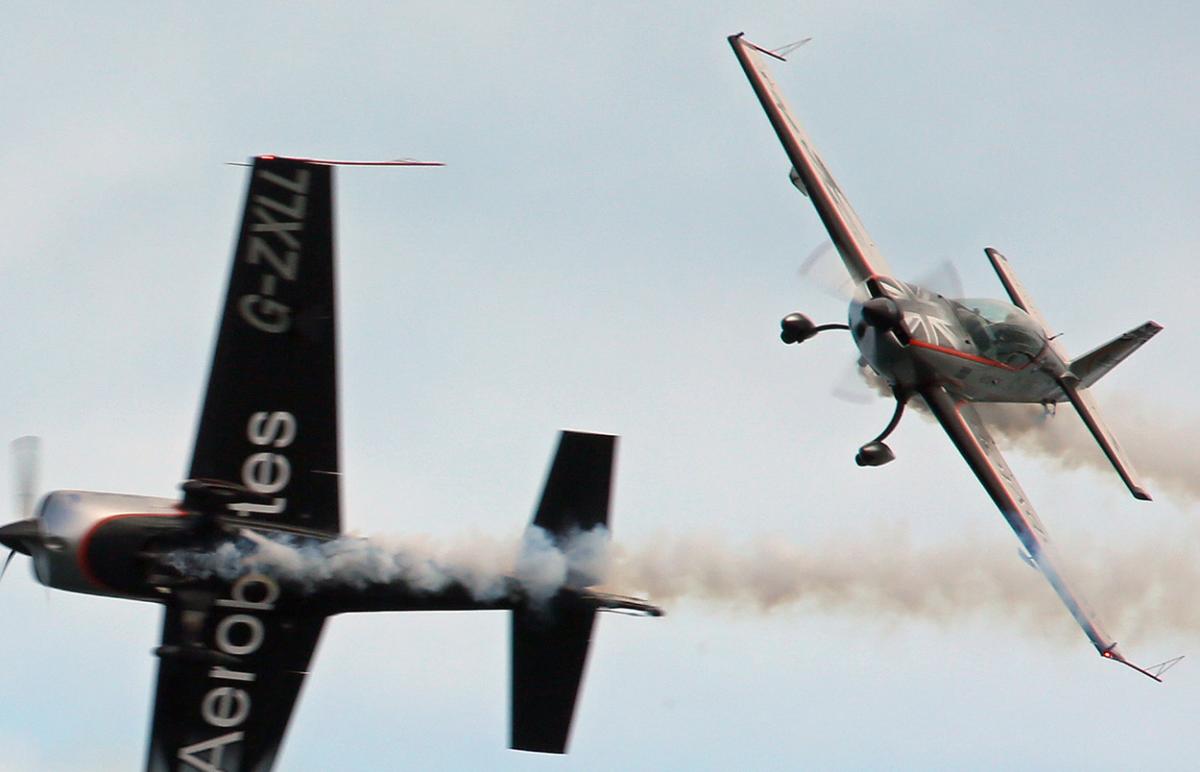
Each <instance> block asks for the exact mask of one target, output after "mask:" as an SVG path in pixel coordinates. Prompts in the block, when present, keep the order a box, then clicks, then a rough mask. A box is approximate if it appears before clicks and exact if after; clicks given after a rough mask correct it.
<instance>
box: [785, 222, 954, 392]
mask: <svg viewBox="0 0 1200 772" xmlns="http://www.w3.org/2000/svg"><path fill="white" fill-rule="evenodd" d="M797 274H798V275H799V277H800V279H801V280H802V281H804V282H805V283H806V284H808V285H809V286H812V287H815V288H816V289H818V290H819V291H820V292H821V293H822V294H824V295H825V296H827V297H829V298H832V299H834V300H839V301H842V302H844V303H849V302H850V301H851V300H852V299H853V298H854V293H855V290H857V289H858V287H857V286H856V285H855V283H854V280H853V279H851V278H850V274H848V273H847V272H846V267H845V266H844V265H843V264H842V260H841V257H840V256H839V255H838V253H837V248H836V247H835V246H834V244H833V242H832V241H830V240H828V239H826V240H824V241H822V242H821V243H820V244H818V245H817V246H816V248H814V249H813V250H812V251H811V252H809V254H808V256H807V257H806V258H804V260H803V262H801V263H800V268H799V270H798V271H797ZM912 283H913V284H916V285H918V286H920V287H924V288H925V289H927V290H931V291H933V292H936V293H938V294H939V295H941V296H942V297H946V298H961V297H962V296H963V288H962V277H960V276H959V273H958V269H957V268H955V267H954V263H952V262H950V261H949V260H942V261H941V262H940V263H938V264H937V265H935V266H934V267H933V268H931V269H929V270H928V271H925V272H924V273H922V274H920V276H918V277H917V278H916V280H915V281H914V282H912ZM859 299H860V300H862V299H864V296H863V295H860V296H859ZM880 310H884V309H880ZM888 316H890V314H888V313H886V311H885V313H884V314H883V317H885V318H883V319H880V318H879V317H878V316H877V317H876V318H877V320H878V321H884V322H885V323H887V322H891V321H892V320H890V319H886V317H888ZM863 386H866V388H865V389H864V388H863ZM833 394H834V396H835V397H837V398H838V399H841V400H843V401H846V402H853V403H856V404H868V403H870V402H873V401H874V399H875V395H876V394H878V395H879V396H881V397H886V398H888V399H890V398H891V397H892V390H891V388H890V387H889V386H888V385H887V382H886V381H884V380H883V379H882V378H880V377H879V376H878V375H877V374H876V373H875V371H874V370H872V369H871V368H870V367H869V366H868V365H867V363H866V362H865V361H864V360H863V359H862V357H859V359H858V363H857V366H850V367H846V368H845V369H844V370H843V371H842V373H841V374H840V375H839V376H838V378H837V383H836V385H835V386H834V388H833Z"/></svg>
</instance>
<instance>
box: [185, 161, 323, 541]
mask: <svg viewBox="0 0 1200 772" xmlns="http://www.w3.org/2000/svg"><path fill="white" fill-rule="evenodd" d="M332 175H333V170H332V168H331V167H330V166H328V165H320V164H312V163H305V162H303V161H297V160H293V159H282V158H274V157H260V158H256V159H255V160H254V164H253V167H252V168H251V171H250V186H249V189H248V191H247V193H246V204H245V209H244V213H243V215H242V224H241V231H240V234H239V236H238V242H237V248H236V250H235V251H234V255H233V267H232V270H231V271H230V276H229V289H228V293H227V295H226V298H225V305H224V309H223V310H222V312H221V321H220V332H219V333H218V336H217V345H216V350H215V353H214V354H213V360H212V370H211V373H210V375H209V381H208V389H207V392H206V394H205V398H204V406H203V408H202V410H201V413H200V424H199V428H198V431H197V434H196V446H195V450H194V453H193V456H192V464H191V471H190V473H189V476H190V477H191V478H193V479H200V480H205V479H207V480H219V481H224V482H232V483H235V484H236V485H240V486H243V487H244V488H247V489H249V494H251V495H247V496H245V498H254V500H253V501H236V500H235V501H230V502H229V503H227V504H226V507H227V509H228V514H232V515H239V516H243V517H247V518H250V519H253V520H259V521H267V522H272V523H278V524H281V525H289V526H300V527H304V528H309V529H316V530H322V531H330V532H337V531H339V530H340V514H339V500H338V498H339V497H338V490H339V484H338V476H339V475H338V419H337V409H338V408H337V362H336V343H337V329H336V327H337V325H336V321H337V320H336V315H335V311H336V308H335V288H334V265H333V259H334V256H333V200H332V199H333V193H332V181H333V180H332ZM187 503H188V502H187V500H185V505H186V504H187Z"/></svg>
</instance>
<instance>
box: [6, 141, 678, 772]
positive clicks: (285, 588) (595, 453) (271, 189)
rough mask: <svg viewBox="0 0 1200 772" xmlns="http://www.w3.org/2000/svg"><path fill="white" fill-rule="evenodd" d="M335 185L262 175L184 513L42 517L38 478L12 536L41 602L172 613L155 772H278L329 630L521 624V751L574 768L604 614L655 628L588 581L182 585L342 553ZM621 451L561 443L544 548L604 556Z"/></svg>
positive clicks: (25, 492) (573, 435)
mask: <svg viewBox="0 0 1200 772" xmlns="http://www.w3.org/2000/svg"><path fill="white" fill-rule="evenodd" d="M332 180H333V169H332V164H331V163H330V162H322V161H316V160H313V159H294V158H278V157H275V156H260V157H258V158H256V159H254V162H253V164H252V169H251V171H250V185H249V190H248V192H247V194H246V203H245V209H244V214H243V216H242V225H241V231H240V237H239V241H238V244H237V247H236V250H235V252H234V255H233V267H232V270H231V274H230V279H229V289H228V294H227V296H226V299H225V306H224V311H223V313H222V316H221V323H220V331H219V333H218V338H217V346H216V352H215V354H214V356H213V362H212V369H211V372H210V376H209V381H208V390H207V395H206V396H205V399H204V404H203V408H202V411H201V414H200V423H199V429H198V432H197V437H196V444H195V448H194V451H193V454H192V462H191V469H190V472H189V474H188V476H189V479H188V480H187V481H186V482H184V483H183V485H182V488H183V493H184V495H183V497H182V500H172V499H164V498H152V497H146V496H124V495H116V494H110V493H90V492H84V491H56V492H53V493H50V494H48V495H47V496H45V497H44V498H43V499H42V501H41V503H40V505H39V506H38V507H37V509H36V514H35V512H34V511H33V506H32V502H33V496H32V487H33V484H32V482H31V475H30V474H29V466H28V464H26V465H24V466H23V467H22V468H21V469H20V470H19V471H21V472H22V473H23V474H21V475H20V476H19V477H20V479H23V480H24V483H23V484H22V490H21V491H20V492H19V493H20V499H21V501H22V502H24V503H23V507H24V508H25V509H26V510H27V511H26V512H25V515H26V519H24V520H20V521H18V522H15V523H11V524H9V525H6V526H4V527H2V528H0V543H3V544H4V545H5V546H7V547H9V548H10V549H11V550H13V551H14V552H21V553H24V554H26V555H29V556H31V557H32V559H33V568H34V574H35V576H36V578H37V580H38V581H39V582H41V583H42V584H44V585H46V586H47V587H54V588H57V589H62V590H70V591H74V592H81V593H90V594H94V595H107V596H114V597H119V598H129V599H134V600H143V601H151V602H154V603H159V604H161V605H162V606H163V607H164V609H165V613H164V615H163V628H162V644H161V645H160V646H159V647H158V648H157V649H156V650H155V651H156V653H157V654H158V656H159V657H160V664H159V670H158V686H157V694H156V698H155V704H154V716H153V723H152V727H151V736H150V744H149V754H148V759H147V763H146V769H147V770H149V771H150V772H168V771H169V772H196V771H197V770H199V771H200V772H251V771H253V772H265V771H266V770H269V769H271V767H272V765H273V763H274V760H275V757H276V754H277V753H278V751H279V748H280V745H281V743H282V740H283V735H284V731H285V729H286V728H287V723H288V719H289V717H290V716H291V713H292V709H293V707H294V705H295V702H296V698H297V696H298V694H299V691H300V686H301V684H302V682H303V681H304V676H305V674H306V673H307V671H308V668H309V660H310V659H311V657H312V654H313V650H314V648H315V647H316V645H317V639H318V637H319V636H320V634H321V629H322V627H323V626H324V624H325V620H326V618H327V617H329V616H332V615H334V614H339V613H343V612H349V611H408V610H422V611H424V610H439V609H446V610H468V609H510V610H511V611H512V695H511V697H512V727H511V729H512V733H511V738H510V739H511V746H512V747H513V748H515V749H518V750H528V751H540V752H546V753H564V752H565V750H566V745H567V739H568V734H569V731H570V726H571V718H572V715H573V712H574V707H575V700H576V696H577V692H578V688H579V683H580V678H581V676H582V673H583V667H584V663H585V660H586V657H587V651H588V644H589V642H590V640H591V632H592V626H593V622H594V620H595V615H596V612H597V611H598V610H624V611H626V612H631V613H640V614H647V615H651V616H658V615H659V614H661V613H662V612H661V611H660V610H659V609H657V608H656V607H654V606H651V605H650V604H648V603H644V602H642V601H640V600H637V599H634V598H625V597H621V596H616V595H609V594H605V593H601V592H598V591H596V590H594V589H591V588H590V587H589V585H590V584H591V583H593V582H594V581H595V579H596V578H595V577H585V576H583V575H582V574H581V575H579V576H576V575H574V574H570V575H568V577H567V579H566V581H565V582H564V583H563V586H562V587H560V588H558V589H557V591H554V590H553V589H551V590H550V591H549V597H548V598H547V597H544V596H543V595H541V594H540V593H534V594H531V593H530V592H529V591H528V589H527V588H526V586H525V585H523V584H522V583H521V582H520V581H517V580H516V579H512V578H508V579H505V580H504V581H503V582H502V583H501V586H500V588H499V590H498V591H496V592H494V593H492V594H490V595H488V596H487V597H485V598H482V599H480V598H478V597H475V596H473V595H472V593H471V592H470V591H469V590H468V588H467V587H465V586H464V585H463V584H461V583H458V582H455V581H448V582H447V583H445V584H443V585H441V586H440V587H439V588H437V589H423V588H420V587H415V586H410V585H409V584H406V583H404V582H400V581H355V582H344V581H338V580H337V579H336V578H335V577H331V578H329V579H328V580H323V581H318V582H316V583H304V582H300V581H297V580H296V579H295V578H294V577H290V576H289V575H288V574H287V573H282V572H273V571H272V570H271V568H270V566H269V565H267V566H265V567H264V566H263V565H262V564H250V565H248V566H243V567H241V568H240V570H237V571H236V572H233V573H231V574H229V575H228V576H226V575H225V574H224V573H222V574H214V573H211V572H194V571H189V570H187V569H186V567H181V566H186V561H185V562H184V563H182V564H181V562H180V560H179V557H180V555H187V554H191V555H200V554H211V553H213V552H215V551H216V550H218V549H220V548H222V546H223V545H238V544H241V545H243V546H246V545H247V544H248V543H249V544H254V543H256V544H264V543H266V541H267V540H277V541H278V540H283V541H285V542H286V543H287V544H289V545H290V546H293V547H298V548H310V549H309V551H310V552H312V551H315V552H317V553H318V554H319V553H320V548H321V546H322V545H325V544H329V543H331V542H333V541H334V540H335V539H337V538H338V537H339V533H340V531H341V514H340V512H341V506H340V485H341V472H340V467H339V463H338V416H337V367H336V354H337V350H336V326H337V317H336V312H335V309H336V304H335V294H334V251H333V218H332V184H333V182H332ZM615 448H616V438H615V437H613V436H610V435H602V434H586V433H581V432H563V433H562V436H561V438H560V440H559V446H558V451H557V453H556V455H555V457H554V461H553V463H552V464H551V467H550V471H549V475H548V477H547V479H546V485H545V488H544V490H543V494H542V499H541V502H540V504H539V506H538V508H537V510H536V512H535V515H534V518H533V525H534V526H536V527H538V528H540V529H542V530H543V531H544V532H545V535H546V536H547V537H548V539H547V541H548V542H549V543H551V544H554V545H556V546H561V547H564V548H565V547H566V546H568V544H569V542H570V541H571V540H572V539H574V538H576V537H577V536H578V535H579V534H581V533H587V532H590V531H594V530H595V529H602V530H600V531H597V534H598V535H600V536H602V537H606V536H607V523H608V505H609V493H610V487H611V479H612V471H613V456H614V451H615ZM26 456H27V454H26ZM12 555H13V553H9V558H10V559H11V558H12ZM4 565H5V567H7V565H8V564H7V562H6V563H5V564H4Z"/></svg>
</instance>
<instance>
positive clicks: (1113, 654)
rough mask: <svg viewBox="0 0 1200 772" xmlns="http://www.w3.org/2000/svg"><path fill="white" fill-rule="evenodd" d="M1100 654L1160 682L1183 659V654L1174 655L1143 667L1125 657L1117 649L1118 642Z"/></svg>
mask: <svg viewBox="0 0 1200 772" xmlns="http://www.w3.org/2000/svg"><path fill="white" fill-rule="evenodd" d="M1100 656H1101V657H1104V658H1105V659H1111V660H1112V661H1113V662H1119V663H1121V664H1122V665H1124V666H1125V667H1128V668H1132V669H1133V670H1136V671H1138V672H1139V673H1141V674H1142V675H1144V676H1146V677H1147V678H1153V679H1154V680H1155V681H1157V682H1158V683H1160V684H1161V683H1162V682H1163V678H1162V677H1163V675H1164V674H1165V673H1166V672H1167V671H1168V670H1170V669H1171V668H1173V667H1175V666H1176V665H1178V664H1179V663H1180V661H1181V660H1182V659H1183V655H1182V654H1181V655H1180V656H1178V657H1172V658H1171V659H1168V660H1165V661H1163V662H1159V663H1158V664H1157V665H1151V666H1150V667H1141V666H1139V665H1135V664H1134V663H1132V662H1130V661H1129V660H1127V659H1125V656H1124V655H1123V654H1121V652H1119V651H1117V644H1115V643H1114V644H1113V645H1111V646H1109V647H1108V648H1107V649H1103V650H1102V651H1101V652H1100Z"/></svg>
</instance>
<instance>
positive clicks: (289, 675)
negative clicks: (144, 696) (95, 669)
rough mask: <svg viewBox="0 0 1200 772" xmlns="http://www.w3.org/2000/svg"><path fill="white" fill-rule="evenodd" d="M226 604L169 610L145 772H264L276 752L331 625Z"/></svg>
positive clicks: (247, 605) (248, 605)
mask: <svg viewBox="0 0 1200 772" xmlns="http://www.w3.org/2000/svg"><path fill="white" fill-rule="evenodd" d="M266 599H269V595H268V596H267V598H266ZM257 600H259V601H262V600H265V599H264V598H259V599H257ZM220 603H221V601H216V605H210V606H209V607H208V608H203V607H194V608H186V607H184V605H183V604H179V603H176V604H172V605H169V606H167V607H166V612H165V614H164V618H163V636H162V640H163V646H162V648H161V649H159V651H160V657H161V660H160V663H159V668H158V689H157V694H156V695H155V700H154V719H153V724H152V727H151V736H150V750H149V758H148V759H147V762H146V769H147V772H267V771H268V770H270V769H271V766H272V764H273V763H274V760H275V756H276V754H277V753H278V752H279V748H280V746H281V745H282V742H283V735H284V732H285V731H286V729H287V724H288V719H289V718H290V717H291V714H292V708H293V706H294V705H295V703H296V698H297V696H298V695H299V692H300V686H301V684H302V683H303V682H304V676H305V674H306V672H307V670H308V663H309V660H310V659H311V658H312V654H313V650H314V649H315V648H316V645H317V639H318V637H319V636H320V634H321V627H322V626H323V625H324V624H325V619H324V617H306V616H297V615H295V614H291V613H281V612H276V611H274V610H272V609H266V608H253V606H256V605H257V606H265V605H269V604H266V603H262V602H259V603H254V602H250V603H242V604H241V605H240V606H239V605H238V603H237V602H236V601H235V602H233V605H231V606H228V607H224V606H221V605H220ZM189 617H190V618H189ZM249 620H256V621H249ZM249 649H253V650H252V651H248V653H246V654H238V655H227V654H224V652H225V651H226V650H233V651H235V652H240V651H243V650H249ZM214 652H220V654H214Z"/></svg>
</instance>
